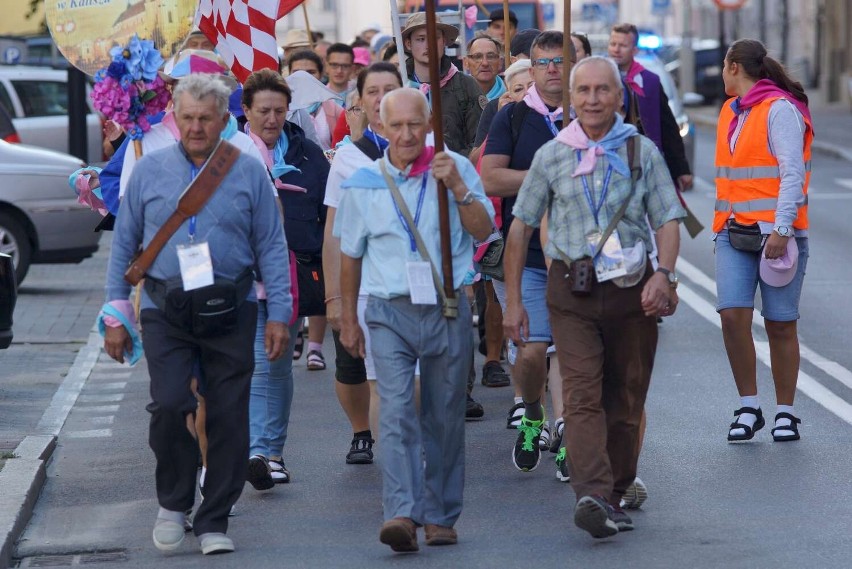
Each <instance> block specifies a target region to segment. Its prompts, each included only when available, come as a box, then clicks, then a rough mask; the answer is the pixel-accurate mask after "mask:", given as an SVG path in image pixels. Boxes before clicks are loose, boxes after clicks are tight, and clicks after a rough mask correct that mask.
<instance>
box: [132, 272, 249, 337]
mask: <svg viewBox="0 0 852 569" xmlns="http://www.w3.org/2000/svg"><path fill="white" fill-rule="evenodd" d="M252 284H254V273H253V272H252V270H251V269H246V270H245V271H243V273H241V274H240V276H238V277H237V278H236V280H232V279H228V278H225V277H215V278H214V281H213V284H212V285H209V286H205V287H202V288H197V289H195V290H190V291H185V290H183V281H182V279H181V278H180V277H176V278H173V279H169V280H166V281H162V280H159V279H154V278H151V277H150V276H148V277H146V278H145V291H146V292H147V293H148V296H150V297H151V300H152V301H153V302H154V304H155V305H156V306H157V308H159V309H160V310H162V311H163V314H164V315H165V317H166V320H168V322H169V323H170V324H172V325H173V326H176V327H178V328H180V329H181V330H184V331H186V332H189V333H191V334H192V335H193V336H196V337H198V338H212V337H214V336H223V335H225V334H230V333H231V332H234V331H235V330H236V329H237V324H238V319H237V312H238V309H239V308H240V306H241V305H242V303H243V302H244V301H245V299H246V298H247V297H248V294H249V291H250V290H251V286H252Z"/></svg>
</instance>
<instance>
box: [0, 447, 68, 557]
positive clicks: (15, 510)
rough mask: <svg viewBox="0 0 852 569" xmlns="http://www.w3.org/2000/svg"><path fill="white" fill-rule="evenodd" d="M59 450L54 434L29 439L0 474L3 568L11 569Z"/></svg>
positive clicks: (0, 547) (8, 461)
mask: <svg viewBox="0 0 852 569" xmlns="http://www.w3.org/2000/svg"><path fill="white" fill-rule="evenodd" d="M55 449H56V436H54V435H32V436H28V437H26V438H24V440H23V441H21V444H19V445H18V446H17V448H16V449H15V458H10V459H9V460H7V461H6V465H5V466H4V467H3V470H2V471H0V488H2V489H3V492H2V493H0V536H2V543H0V569H3V568H5V567H8V566H9V562H10V561H11V559H12V553H13V549H14V546H15V542H16V541H17V539H18V537H20V535H21V534H22V533H23V531H24V529H25V528H26V527H27V524H28V523H29V521H30V517H31V516H32V513H33V508H34V507H35V504H36V501H37V500H38V497H39V494H41V489H42V487H43V486H44V482H45V480H46V478H47V472H46V471H47V463H48V461H49V460H50V458H51V457H52V456H53V451H54V450H55Z"/></svg>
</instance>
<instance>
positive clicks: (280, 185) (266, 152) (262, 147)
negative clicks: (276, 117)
mask: <svg viewBox="0 0 852 569" xmlns="http://www.w3.org/2000/svg"><path fill="white" fill-rule="evenodd" d="M246 126H248V125H246ZM246 133H247V134H248V135H249V138H251V141H252V142H254V145H255V146H256V147H257V149H258V150H259V151H260V155H261V156H263V162H264V163H265V164H266V169H267V170H269V171H272V150H271V149H269V148H267V147H266V143H265V142H263V139H262V138H260V137H259V136H258V135H256V134H255V133H253V132H252V131H251V129H250V128H246ZM275 188H276V189H278V190H288V191H291V192H302V193H303V194H306V193H308V190H307V188H303V187H302V186H295V185H293V184H285V183H284V182H282V181H281V180H279V179H277V178H276V179H275Z"/></svg>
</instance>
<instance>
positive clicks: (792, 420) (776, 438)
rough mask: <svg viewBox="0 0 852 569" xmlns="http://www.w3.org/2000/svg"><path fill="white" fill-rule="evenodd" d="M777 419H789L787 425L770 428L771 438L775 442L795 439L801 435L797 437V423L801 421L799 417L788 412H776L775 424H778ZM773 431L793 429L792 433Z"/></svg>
mask: <svg viewBox="0 0 852 569" xmlns="http://www.w3.org/2000/svg"><path fill="white" fill-rule="evenodd" d="M778 419H790V424H789V425H784V426H782V427H775V428H774V429H772V439H773V440H774V441H775V442H779V443H780V442H784V441H797V440H799V439H800V438H801V437H799V423H801V422H802V420H801V419H799V418H797V417H794V416H793V415H791V414H790V413H778V414H777V415H775V424H776V425H777V424H778ZM775 431H793V434H792V435H776V434H775Z"/></svg>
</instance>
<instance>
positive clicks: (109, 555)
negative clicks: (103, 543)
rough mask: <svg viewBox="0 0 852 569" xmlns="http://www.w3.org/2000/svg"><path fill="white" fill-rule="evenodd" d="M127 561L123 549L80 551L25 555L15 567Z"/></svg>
mask: <svg viewBox="0 0 852 569" xmlns="http://www.w3.org/2000/svg"><path fill="white" fill-rule="evenodd" d="M116 561H127V553H126V552H125V551H103V552H99V553H80V554H73V555H38V556H35V557H25V558H24V559H21V560H20V561H19V562H18V565H17V567H20V568H22V569H23V568H25V567H77V566H79V565H91V564H94V563H108V562H116Z"/></svg>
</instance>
